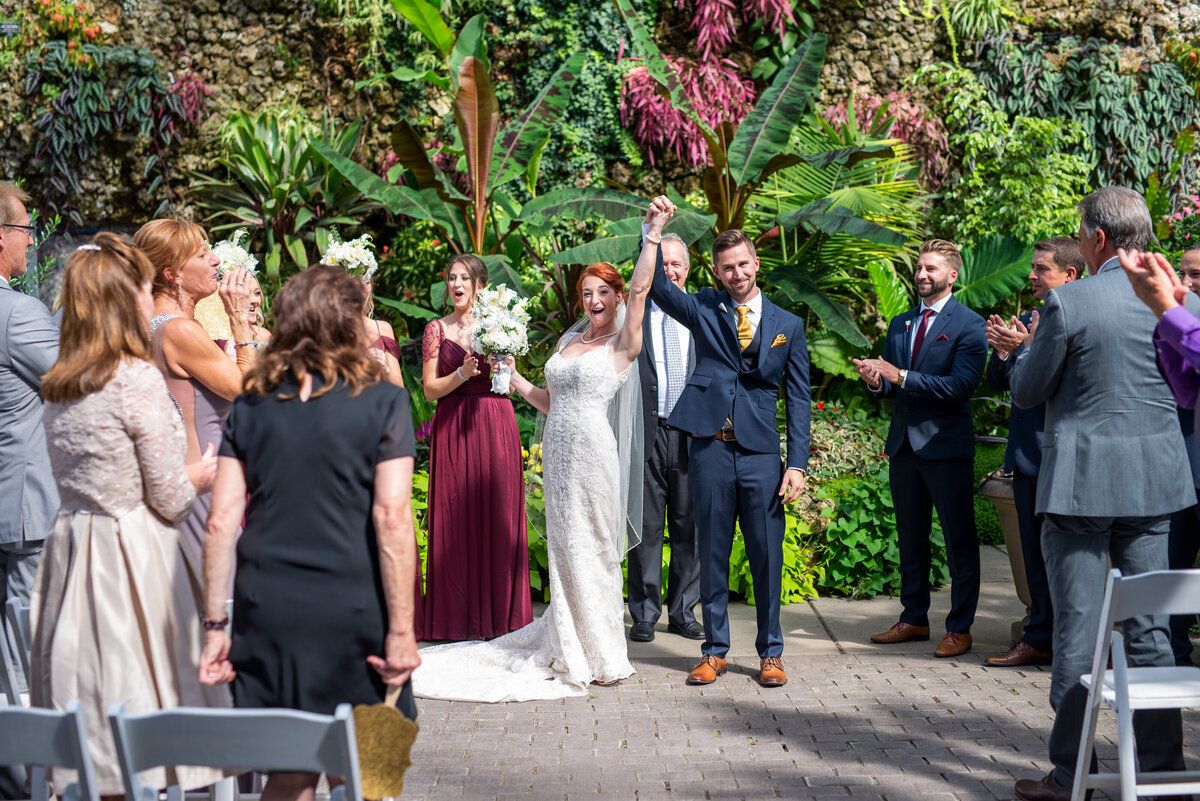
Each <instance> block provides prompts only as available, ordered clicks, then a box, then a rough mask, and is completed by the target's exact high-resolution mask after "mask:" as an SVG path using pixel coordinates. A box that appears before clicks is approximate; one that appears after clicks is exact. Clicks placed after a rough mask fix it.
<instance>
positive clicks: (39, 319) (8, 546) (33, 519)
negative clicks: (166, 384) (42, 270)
mask: <svg viewBox="0 0 1200 801" xmlns="http://www.w3.org/2000/svg"><path fill="white" fill-rule="evenodd" d="M28 202H29V195H27V194H26V193H25V192H24V191H23V190H21V189H20V188H18V187H17V186H15V185H14V184H11V183H9V182H7V181H0V605H3V604H5V603H7V602H8V599H9V598H19V599H20V600H21V601H22V603H24V604H26V605H28V603H29V593H30V591H31V590H32V589H33V580H34V577H35V575H36V574H37V566H38V561H39V560H40V558H41V553H42V542H43V541H44V540H45V538H46V533H47V532H48V531H49V530H50V526H51V525H52V523H53V521H54V515H55V514H56V513H57V512H58V489H57V487H56V486H55V483H54V475H53V473H51V471H50V457H49V455H48V454H47V453H46V434H45V432H44V431H43V430H42V398H41V395H40V394H38V393H39V391H40V389H41V386H42V376H43V375H45V374H46V371H48V370H49V369H50V368H51V367H52V366H53V365H54V362H55V361H56V360H57V359H58V326H56V325H55V324H54V321H53V320H52V319H51V318H50V312H48V311H47V310H46V307H45V306H44V305H43V304H42V302H41V301H40V300H38V299H37V298H34V297H30V296H29V295H25V294H22V293H21V292H18V291H17V290H15V289H13V288H12V287H10V286H9V284H8V281H9V279H10V278H14V277H17V276H21V275H24V274H25V267H26V258H27V254H28V251H29V248H31V247H32V246H33V244H34V242H33V227H32V226H31V225H30V224H29V213H28V212H27V211H26V209H25V204H26V203H28Z"/></svg>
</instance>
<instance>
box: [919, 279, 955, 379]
mask: <svg viewBox="0 0 1200 801" xmlns="http://www.w3.org/2000/svg"><path fill="white" fill-rule="evenodd" d="M950 295H951V293H950V292H947V293H946V297H944V298H942V299H941V300H939V301H938V302H937V303H935V304H933V305H932V306H929V305H926V303H925V301H924V300H922V301H921V310H920V311H919V312H917V316H916V317H915V318H913V324H912V329H911V330H910V331H909V332H908V363H909V364H912V358H913V346H914V345H915V344H917V331H919V330H920V329H921V315H923V314H924V313H925V310H926V309H932V310H933V315H932V316H931V317H930V318H929V327H928V328H926V329H925V333H926V334H928V333H929V328H932V327H933V322H934V320H936V319H937V316H938V315H939V314H941V313H942V309H944V308H946V304H947V303H949V302H950ZM924 344H925V343H923V342H922V343H921V345H922V346H924Z"/></svg>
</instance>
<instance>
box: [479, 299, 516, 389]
mask: <svg viewBox="0 0 1200 801" xmlns="http://www.w3.org/2000/svg"><path fill="white" fill-rule="evenodd" d="M525 304H526V301H525V300H523V299H521V298H520V297H519V296H518V295H517V293H516V292H514V291H512V290H511V289H509V288H508V286H507V285H505V284H500V285H499V286H497V287H496V288H495V289H481V290H479V295H478V296H477V297H476V298H475V307H474V309H472V314H473V315H474V316H475V320H476V323H475V327H474V329H473V331H472V334H471V347H472V348H473V349H474V350H475V351H476V352H477V353H486V354H488V355H489V356H499V357H501V358H503V357H507V356H514V357H515V356H521V355H523V354H525V353H527V352H528V351H529V312H528V311H527V310H526V308H525ZM511 377H512V370H511V369H510V368H509V367H508V365H507V364H505V363H504V362H503V361H501V362H500V363H499V364H498V365H496V366H495V368H494V369H493V370H492V392H496V393H499V394H501V395H507V394H508V392H509V389H510V387H511V383H510V381H511Z"/></svg>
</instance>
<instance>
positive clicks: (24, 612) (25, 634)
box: [5, 598, 33, 681]
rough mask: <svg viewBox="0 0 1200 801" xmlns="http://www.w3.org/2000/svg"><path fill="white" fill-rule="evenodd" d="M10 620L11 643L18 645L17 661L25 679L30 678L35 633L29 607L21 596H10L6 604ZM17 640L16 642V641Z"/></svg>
mask: <svg viewBox="0 0 1200 801" xmlns="http://www.w3.org/2000/svg"><path fill="white" fill-rule="evenodd" d="M5 613H6V614H5V617H6V618H7V621H8V631H9V644H10V645H15V646H16V649H15V650H16V652H17V663H18V664H19V665H20V666H21V673H22V674H23V675H24V676H25V680H26V681H28V680H29V653H30V649H31V648H32V644H33V633H32V632H31V631H30V628H29V607H28V606H26V605H25V604H23V603H22V602H21V599H19V598H9V599H8V603H7V604H6V605H5ZM14 641H15V642H14Z"/></svg>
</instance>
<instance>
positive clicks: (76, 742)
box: [0, 701, 100, 801]
mask: <svg viewBox="0 0 1200 801" xmlns="http://www.w3.org/2000/svg"><path fill="white" fill-rule="evenodd" d="M0 764H3V765H12V766H16V767H22V768H23V767H24V766H26V765H31V766H35V767H38V768H46V767H53V768H69V769H71V770H74V771H76V772H77V773H78V779H76V781H75V782H74V783H72V784H70V785H68V786H67V787H66V789H64V790H62V791H61V792H60V794H59V798H61V799H64V801H99V799H100V797H99V796H98V795H97V794H96V774H95V772H94V771H93V770H92V759H91V757H90V756H89V755H88V750H87V734H86V732H85V729H84V726H83V711H82V710H81V709H80V708H79V702H78V701H71V702H70V703H68V704H67V708H66V711H64V712H56V711H54V710H51V709H30V708H21V707H16V706H8V707H2V708H0ZM22 778H23V777H22ZM35 782H36V778H35ZM34 795H35V797H36V796H37V789H36V787H35V790H34Z"/></svg>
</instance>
